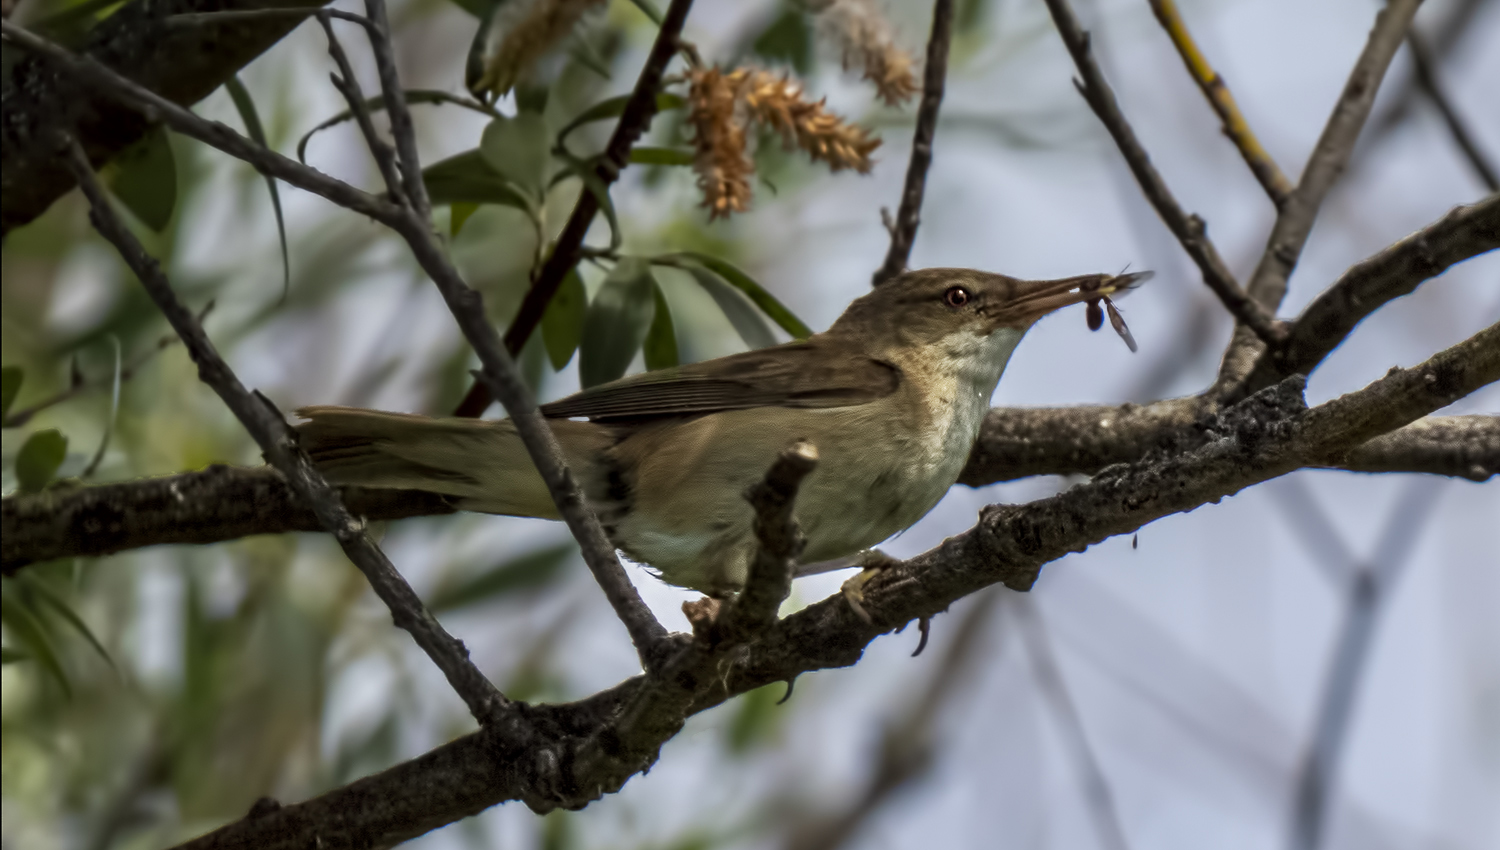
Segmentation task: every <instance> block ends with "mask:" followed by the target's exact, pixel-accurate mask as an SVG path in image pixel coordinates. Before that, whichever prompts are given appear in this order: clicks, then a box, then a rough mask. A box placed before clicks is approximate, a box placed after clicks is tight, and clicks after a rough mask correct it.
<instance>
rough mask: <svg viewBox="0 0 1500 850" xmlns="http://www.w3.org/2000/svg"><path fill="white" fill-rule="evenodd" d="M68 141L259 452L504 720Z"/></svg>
mask: <svg viewBox="0 0 1500 850" xmlns="http://www.w3.org/2000/svg"><path fill="white" fill-rule="evenodd" d="M62 138H63V139H64V140H65V142H66V145H67V147H68V157H69V166H70V167H71V169H72V171H73V176H74V179H75V180H77V182H78V185H79V188H81V189H82V190H83V193H84V195H86V196H87V197H88V200H89V206H90V210H89V219H90V220H91V221H92V222H93V223H94V228H95V229H96V230H98V231H99V233H100V235H102V236H103V237H104V238H105V239H107V240H109V242H110V243H111V244H113V245H114V246H115V248H116V250H118V251H119V252H120V256H121V258H123V259H124V260H125V263H126V265H128V266H129V267H130V269H131V271H133V272H135V275H136V277H137V278H139V279H140V281H141V285H142V286H144V287H145V288H146V291H147V292H148V293H149V294H150V296H151V300H152V301H154V302H156V306H157V308H158V309H160V310H161V312H162V314H163V315H164V316H166V318H167V321H168V322H169V323H170V324H171V325H172V329H173V330H175V331H177V335H178V336H179V337H181V338H182V342H183V345H185V346H186V347H187V350H188V354H189V355H190V356H191V357H192V359H193V362H194V363H196V364H197V366H198V377H199V378H200V379H201V380H202V381H203V382H204V383H205V384H208V385H209V387H211V388H212V389H213V391H214V392H215V393H217V394H218V396H219V398H221V399H223V400H224V404H225V405H226V406H228V407H229V409H230V410H231V411H232V412H233V413H234V415H235V418H236V419H238V420H239V421H240V423H241V424H242V425H244V426H245V430H246V431H249V432H250V436H252V437H254V438H255V442H256V443H257V444H259V445H260V448H261V451H262V452H264V453H265V456H266V460H267V461H268V462H270V464H271V465H272V466H274V467H275V468H276V469H277V470H278V471H279V472H280V473H281V474H282V476H283V477H284V478H285V479H286V480H287V481H288V482H289V483H290V485H291V487H292V490H293V491H294V492H296V494H297V496H298V497H299V499H300V500H301V501H302V502H303V503H304V504H307V505H309V506H311V508H312V511H313V513H314V514H315V515H316V516H317V517H318V522H319V524H320V525H321V526H322V527H323V528H324V530H326V531H327V532H328V533H329V534H332V535H333V536H334V538H335V539H336V540H338V542H339V546H340V547H342V548H343V550H344V554H346V555H348V557H349V560H351V561H353V562H354V564H355V566H357V567H358V568H359V570H360V572H362V573H364V574H365V578H367V579H368V580H369V582H370V586H371V588H373V589H374V591H375V594H376V595H377V596H379V597H380V600H381V601H382V602H384V603H385V604H386V607H387V608H389V609H390V611H391V617H392V619H394V620H395V623H396V625H397V626H399V627H400V628H403V629H405V630H406V631H407V632H409V633H411V636H412V638H413V639H414V640H415V641H416V642H417V645H418V646H420V647H421V648H422V651H423V652H426V653H427V656H428V657H429V658H431V659H432V661H433V663H435V664H436V665H437V666H438V669H440V670H442V671H443V675H444V676H445V677H447V679H448V684H450V685H451V686H452V687H453V689H454V690H455V691H457V692H458V695H459V696H460V697H462V698H463V700H464V702H465V703H466V704H467V705H468V707H469V713H470V714H472V715H474V718H475V719H476V720H478V721H479V722H480V723H481V724H488V723H492V722H495V721H497V720H499V719H501V718H500V713H501V711H502V709H504V708H505V707H506V706H507V705H508V704H509V701H508V700H506V698H505V697H504V696H503V695H501V693H500V692H499V691H498V690H496V689H495V686H494V685H493V684H491V683H490V681H489V680H488V679H486V678H485V677H484V674H482V673H480V672H479V669H478V668H477V667H475V666H474V664H473V662H471V661H470V660H469V652H468V650H467V649H466V648H465V647H464V645H463V643H462V642H461V641H459V640H458V639H456V638H454V637H453V636H452V635H450V634H448V632H447V631H445V630H444V629H443V627H442V626H441V625H440V624H439V623H438V621H437V619H436V618H435V617H433V616H432V614H431V613H430V612H429V611H428V610H427V608H426V606H424V605H423V604H422V600H421V599H420V598H418V597H417V594H416V593H415V592H413V591H412V589H411V586H410V585H408V584H407V583H406V580H405V579H403V578H402V577H401V574H400V573H398V572H397V571H396V568H395V567H394V566H393V565H392V564H391V562H390V560H388V559H387V558H386V556H385V553H384V552H382V551H381V549H380V547H379V546H377V545H376V544H375V541H374V540H373V539H371V537H370V535H369V534H368V533H367V532H366V530H365V524H364V523H363V522H361V521H359V520H358V519H355V518H354V516H353V515H351V514H350V513H349V511H348V510H347V509H346V508H345V507H344V505H343V503H342V502H341V501H340V500H339V496H338V493H337V491H335V490H334V489H333V488H332V487H330V486H329V485H328V482H327V481H325V480H324V479H323V476H322V475H321V474H320V473H319V472H318V471H317V469H316V468H315V467H314V466H313V464H312V461H311V460H309V459H308V457H307V455H306V454H305V453H304V452H303V451H302V450H301V449H300V448H299V447H298V446H297V441H296V439H295V437H294V436H293V434H292V431H291V430H290V429H289V428H288V427H287V425H286V421H285V420H284V419H282V417H281V413H280V412H279V411H277V410H276V408H275V407H274V406H273V405H272V404H271V403H270V401H269V400H267V399H266V398H265V397H264V396H262V395H259V394H252V393H251V392H250V391H248V390H246V389H245V387H244V385H243V384H241V383H240V380H239V378H238V377H236V376H235V374H234V372H233V370H231V369H230V368H229V364H228V363H225V362H224V359H223V358H222V357H220V356H219V353H218V351H216V350H215V349H214V345H213V343H212V342H211V341H210V340H209V338H208V335H207V334H206V333H204V331H203V326H202V325H201V324H199V322H198V319H197V317H196V316H194V315H193V314H192V312H191V311H189V310H188V309H187V308H186V307H184V306H183V304H182V302H181V301H179V300H178V299H177V295H176V293H175V292H173V291H172V285H171V283H170V282H169V281H168V280H167V276H166V274H165V273H163V272H162V270H161V266H160V265H158V264H157V262H156V260H155V259H153V258H152V257H151V256H150V255H148V254H147V253H146V250H145V249H144V248H143V247H141V243H140V242H139V241H138V240H137V239H136V238H135V236H134V234H132V233H131V232H130V231H129V229H127V228H126V227H125V225H124V223H123V222H121V221H120V218H119V216H118V215H116V214H115V211H114V209H113V208H112V207H111V206H110V203H109V199H108V197H106V196H105V194H104V188H103V187H102V186H100V185H99V181H98V179H97V178H96V177H95V176H94V171H93V167H92V166H90V165H89V162H88V156H87V155H86V154H85V153H84V151H83V148H82V147H81V146H80V145H79V144H78V142H77V141H76V140H74V139H73V138H72V137H70V136H62Z"/></svg>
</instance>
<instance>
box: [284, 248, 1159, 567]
mask: <svg viewBox="0 0 1500 850" xmlns="http://www.w3.org/2000/svg"><path fill="white" fill-rule="evenodd" d="M1149 275H1150V272H1141V273H1136V274H1127V275H1102V274H1100V275H1085V276H1081V277H1072V278H1066V279H1063V280H1042V281H1028V280H1017V279H1015V278H1010V277H1005V276H1003V275H997V274H989V273H986V272H980V271H972V270H969V269H924V270H921V271H913V272H907V273H906V274H903V275H901V276H899V277H896V278H894V279H892V280H890V281H888V282H887V283H885V284H884V285H882V286H880V287H878V288H876V289H875V290H874V291H873V292H871V293H870V294H868V295H865V296H863V297H862V298H859V299H857V300H855V301H854V303H852V304H850V305H849V308H848V309H847V310H845V311H844V314H843V315H842V316H840V317H839V318H838V320H837V321H836V322H834V323H833V327H831V328H829V329H828V330H827V331H825V332H824V333H820V334H815V335H813V336H812V337H809V338H808V339H806V340H803V341H799V342H791V343H787V344H785V345H778V346H774V347H772V348H764V349H760V350H757V351H747V352H744V353H742V354H734V355H731V356H728V357H720V358H718V359H715V360H708V361H705V362H702V363H694V364H692V365H688V366H678V367H675V368H671V369H662V370H660V371H656V372H646V373H644V374H639V375H632V376H629V377H626V378H622V379H620V380H618V381H613V382H611V383H608V384H602V385H600V386H597V387H592V388H590V389H587V390H584V391H583V392H580V393H577V394H576V395H572V396H569V397H567V398H564V399H562V400H560V401H555V402H552V403H551V404H546V405H543V406H542V408H541V410H542V413H543V414H544V415H545V416H546V417H548V418H549V419H551V420H552V423H551V425H552V429H553V432H554V433H555V434H556V435H557V439H558V442H559V443H561V444H562V448H563V452H564V454H565V455H566V456H567V460H568V464H569V465H570V466H571V467H572V469H573V472H574V474H575V475H576V476H577V478H578V480H579V482H580V483H581V485H582V487H583V490H584V493H585V495H586V496H587V497H588V499H589V502H590V504H591V505H592V506H593V508H594V510H595V511H596V512H597V513H598V515H599V519H600V520H601V522H602V523H603V525H604V528H605V531H606V532H607V533H608V534H609V536H610V539H611V540H612V541H613V542H614V544H615V545H616V546H618V547H619V548H620V550H621V551H622V552H624V553H625V554H626V555H628V556H629V557H630V558H632V559H634V560H636V561H639V562H642V563H645V564H648V565H650V566H652V567H654V568H655V569H656V570H658V571H659V572H660V575H661V577H662V578H663V579H664V580H665V581H667V582H669V583H671V584H675V585H680V586H683V587H690V588H694V589H697V590H700V591H703V592H705V593H709V594H713V595H723V594H726V593H729V592H733V591H734V590H736V589H738V588H739V587H740V586H742V585H743V583H744V581H745V576H746V573H747V571H748V568H749V563H750V560H751V558H753V557H754V553H755V546H756V542H755V537H754V534H753V532H752V531H751V523H752V521H753V519H754V517H753V513H752V511H751V509H750V506H749V504H748V503H747V502H746V501H745V499H744V496H743V494H744V492H745V489H746V488H747V487H749V486H750V485H751V484H754V483H755V482H756V481H758V480H760V479H761V478H762V477H763V476H764V475H765V473H766V470H767V469H768V468H769V467H770V466H771V463H772V462H773V461H774V460H775V458H776V456H777V454H778V453H779V452H781V451H782V450H783V449H785V448H786V447H787V446H788V445H790V444H791V443H793V442H794V441H796V440H806V441H808V442H810V443H812V444H813V446H814V447H815V448H816V449H817V452H818V455H819V463H818V467H817V469H816V470H815V471H814V472H813V473H812V474H811V475H810V476H809V477H808V478H807V479H806V480H805V481H804V482H803V484H802V487H801V490H800V491H799V493H798V496H797V504H796V510H795V514H796V518H797V522H798V524H799V525H800V526H801V528H802V531H803V533H804V535H805V536H806V539H807V545H806V548H805V549H804V550H803V553H802V561H803V564H804V565H817V564H820V563H826V562H829V561H836V560H838V559H849V558H850V557H851V556H854V557H856V558H858V557H859V556H860V555H861V553H864V552H866V551H868V550H869V549H870V547H872V546H875V545H876V544H878V543H880V542H881V541H883V540H885V539H887V538H889V537H891V536H892V535H894V534H896V533H898V532H900V531H903V530H905V529H906V528H908V527H910V526H911V525H912V524H913V523H915V522H916V521H917V520H919V519H921V518H922V517H923V515H925V514H926V513H927V512H928V511H930V510H931V509H932V508H933V506H934V505H936V504H937V503H938V501H939V500H940V499H942V497H943V495H944V494H945V493H947V492H948V488H950V487H952V486H953V484H954V482H955V481H957V480H958V475H959V472H960V471H961V470H962V469H963V467H964V464H965V462H966V461H967V460H968V458H969V453H970V451H971V450H972V449H973V447H974V441H975V439H976V438H977V437H978V435H979V426H980V423H981V421H982V420H983V418H984V415H985V413H986V411H988V409H989V401H990V396H991V395H992V394H993V393H994V391H995V386H996V384H997V383H999V381H1000V375H1001V373H1002V372H1003V371H1004V370H1005V365H1006V363H1007V362H1008V361H1009V360H1010V356H1011V352H1012V351H1014V350H1015V347H1016V345H1017V344H1018V343H1019V342H1020V341H1021V337H1022V336H1023V335H1024V334H1025V333H1026V331H1027V329H1028V328H1030V327H1031V326H1032V324H1034V323H1035V322H1036V320H1037V319H1039V318H1041V317H1042V316H1044V315H1046V314H1048V313H1051V312H1052V311H1054V310H1057V309H1059V308H1061V307H1066V306H1068V305H1070V304H1076V303H1079V302H1084V301H1090V300H1097V299H1099V298H1102V297H1105V296H1108V295H1111V294H1118V293H1120V292H1122V291H1124V290H1126V289H1129V288H1131V287H1133V286H1136V285H1137V284H1139V283H1140V282H1142V281H1144V280H1145V279H1146V278H1147V277H1149ZM298 413H299V414H300V415H301V416H303V417H304V418H306V419H307V420H308V422H306V423H305V424H303V425H302V426H301V427H300V429H299V430H300V431H301V434H302V444H303V446H304V447H306V448H307V450H308V451H309V452H310V453H311V455H312V458H313V460H314V461H316V462H317V464H318V466H319V467H320V468H321V469H322V470H323V472H324V473H325V474H327V475H328V477H329V478H330V480H332V481H333V482H334V483H336V484H346V485H359V486H363V487H388V488H400V489H416V490H426V491H429V492H433V493H438V494H441V495H443V496H446V497H448V498H449V499H450V500H451V501H452V503H453V504H454V506H455V507H457V508H459V509H462V510H470V511H481V512H484V513H494V514H509V515H512V516H526V517H543V518H547V519H557V518H558V514H557V509H556V508H555V507H554V505H553V504H552V499H551V497H550V496H549V495H548V492H547V489H546V487H545V485H544V484H543V483H542V480H541V477H540V476H539V475H537V473H536V470H535V469H534V468H533V466H532V464H531V460H530V457H529V456H528V455H527V453H526V450H525V448H524V447H523V446H522V445H521V441H520V438H519V437H518V436H517V435H516V431H515V428H514V427H513V426H512V425H511V423H510V422H509V421H508V420H500V421H480V420H474V419H432V418H428V417H425V416H414V415H409V414H401V413H382V412H379V411H374V410H361V409H357V408H346V407H306V408H303V409H301V410H299V411H298ZM848 563H849V565H856V564H858V563H860V561H859V560H855V561H853V562H848ZM816 571H818V567H816V566H813V567H812V568H811V569H802V570H800V571H799V572H800V573H804V574H805V573H807V572H816Z"/></svg>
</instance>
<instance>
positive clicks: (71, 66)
mask: <svg viewBox="0 0 1500 850" xmlns="http://www.w3.org/2000/svg"><path fill="white" fill-rule="evenodd" d="M0 32H3V33H4V35H5V39H6V40H7V41H10V42H12V43H13V44H16V45H17V46H19V47H22V48H24V49H26V50H27V51H29V52H31V53H35V54H40V55H41V56H42V57H45V61H47V62H51V63H53V64H54V65H55V66H56V67H57V68H60V69H62V70H63V71H65V72H66V73H67V74H68V75H69V76H71V77H72V78H73V79H75V80H77V81H78V82H80V83H83V84H85V85H86V86H87V88H88V89H89V90H90V91H92V92H95V93H98V94H100V95H103V96H105V97H107V98H109V99H110V100H111V101H113V102H115V103H119V104H122V105H123V106H125V107H128V108H129V109H130V110H131V111H133V112H135V113H138V114H140V115H142V116H144V117H145V118H147V119H149V120H151V121H161V122H162V123H163V124H165V125H167V126H168V127H171V128H172V129H173V130H176V131H177V132H179V133H181V134H183V135H184V136H190V137H192V138H194V139H197V140H198V141H200V142H203V143H204V144H206V145H209V146H210V147H214V148H217V149H219V150H221V151H223V152H224V153H227V154H229V155H230V156H232V157H234V158H235V159H239V160H243V161H245V162H247V163H249V164H250V165H251V166H252V167H254V168H255V170H256V171H259V172H260V173H261V174H264V175H267V176H269V177H275V178H277V179H278V180H282V181H285V182H287V183H290V184H291V185H293V186H296V187H297V188H299V189H303V190H305V191H308V192H312V193H313V194H315V195H321V196H323V197H325V198H327V199H328V200H330V201H332V202H334V203H335V204H338V205H339V206H341V207H344V208H346V209H349V210H353V211H354V212H357V213H360V214H362V215H366V216H369V217H370V218H373V219H375V220H376V221H379V222H381V223H382V224H386V225H388V226H392V227H394V226H395V224H396V223H397V222H398V221H399V220H400V219H401V218H402V211H401V208H400V207H398V206H396V205H395V204H393V203H391V202H389V201H385V200H382V199H380V198H377V197H375V196H374V195H371V194H369V193H368V192H362V191H360V190H359V189H356V188H355V187H353V186H351V185H349V184H348V183H345V182H343V181H342V180H336V179H334V178H332V177H329V176H328V175H327V174H324V173H323V172H321V171H318V170H317V169H315V168H309V167H308V166H305V165H303V164H302V163H300V162H297V161H296V160H294V159H288V158H287V157H284V156H282V155H281V154H278V153H276V152H274V151H272V150H270V149H269V148H266V147H263V146H261V145H259V144H257V143H255V142H254V141H251V140H250V139H248V138H246V137H244V136H242V135H240V134H239V133H237V132H235V130H234V129H233V128H231V127H229V126H227V125H225V124H221V123H219V122H218V121H206V120H204V119H202V118H199V117H198V116H197V115H194V114H193V113H192V112H191V111H190V110H188V109H184V108H183V107H181V106H178V105H177V104H175V103H173V102H171V101H169V100H167V99H166V98H164V97H162V96H161V95H158V94H156V93H155V92H153V91H151V90H149V89H147V88H145V87H143V86H141V85H139V84H137V83H134V82H131V81H130V80H128V79H126V78H124V77H122V76H120V75H119V74H117V73H115V72H114V71H112V70H110V69H109V68H107V67H105V66H104V65H102V64H100V63H99V62H98V61H96V60H94V59H92V58H90V57H88V56H77V55H74V54H73V53H71V52H69V51H68V50H66V49H65V48H63V47H60V46H58V45H57V44H55V43H53V42H51V41H48V40H47V39H44V38H41V37H39V36H37V35H35V34H34V33H30V32H27V31H26V30H24V29H22V28H21V27H17V26H14V25H12V24H11V23H10V22H9V21H5V22H3V23H0Z"/></svg>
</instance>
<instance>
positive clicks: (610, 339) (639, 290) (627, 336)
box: [578, 257, 656, 387]
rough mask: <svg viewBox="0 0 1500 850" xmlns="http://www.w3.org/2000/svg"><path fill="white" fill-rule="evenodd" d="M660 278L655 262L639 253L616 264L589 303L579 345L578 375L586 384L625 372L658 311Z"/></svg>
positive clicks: (616, 376)
mask: <svg viewBox="0 0 1500 850" xmlns="http://www.w3.org/2000/svg"><path fill="white" fill-rule="evenodd" d="M655 290H656V281H655V279H654V278H652V276H651V266H650V264H648V263H647V262H646V261H645V260H643V259H640V258H638V257H625V258H622V259H621V260H620V262H618V263H616V264H615V267H614V270H612V271H611V272H610V273H609V277H608V278H606V279H605V281H604V285H603V286H602V287H600V288H599V292H598V293H597V294H596V295H595V296H594V300H593V302H592V303H590V304H589V309H588V313H587V315H585V316H584V321H583V340H582V341H581V342H580V344H579V347H578V375H579V380H580V381H581V382H582V384H583V386H585V387H592V386H595V385H597V384H603V383H608V382H609V381H613V380H614V379H616V378H618V377H620V376H621V375H623V374H625V370H626V369H627V368H629V367H630V361H631V359H632V358H634V357H635V353H636V352H637V351H640V349H641V344H642V343H643V342H645V341H646V333H647V331H648V330H649V329H650V327H651V320H652V319H653V318H654V314H655V313H656V296H655Z"/></svg>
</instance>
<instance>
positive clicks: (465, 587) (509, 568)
mask: <svg viewBox="0 0 1500 850" xmlns="http://www.w3.org/2000/svg"><path fill="white" fill-rule="evenodd" d="M577 551H578V547H577V546H576V545H575V544H573V543H572V542H569V543H564V544H560V545H557V546H549V547H547V548H544V549H538V550H537V551H535V552H528V553H527V554H525V555H521V556H520V557H517V558H511V559H509V560H506V561H503V562H501V563H500V564H497V565H496V566H494V567H491V568H489V569H487V570H485V571H484V572H481V573H479V574H478V575H475V576H472V577H469V578H466V579H462V580H460V581H459V582H457V583H456V584H453V585H451V586H449V587H440V588H438V590H437V592H436V593H434V594H432V596H431V598H429V599H428V600H427V605H428V607H429V608H430V609H432V611H433V612H435V613H443V612H445V611H451V610H453V609H454V608H462V607H465V606H468V605H475V604H478V603H481V602H490V601H493V600H496V599H501V598H503V597H506V596H513V595H516V594H519V593H526V592H529V591H535V590H540V589H541V588H543V587H545V586H547V585H549V584H551V583H552V582H554V581H556V580H557V579H558V578H560V577H561V576H562V574H563V573H562V568H563V566H564V565H565V564H567V562H568V559H569V558H571V557H572V556H573V554H574V553H575V552H577Z"/></svg>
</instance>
